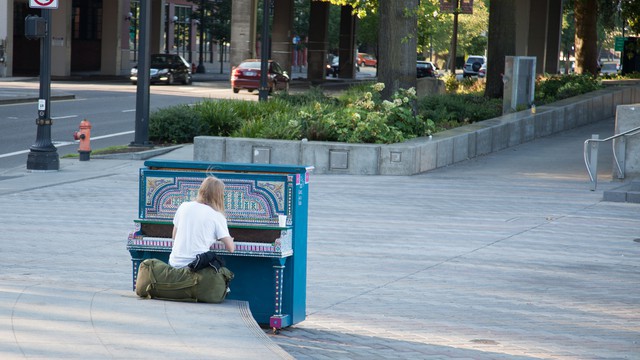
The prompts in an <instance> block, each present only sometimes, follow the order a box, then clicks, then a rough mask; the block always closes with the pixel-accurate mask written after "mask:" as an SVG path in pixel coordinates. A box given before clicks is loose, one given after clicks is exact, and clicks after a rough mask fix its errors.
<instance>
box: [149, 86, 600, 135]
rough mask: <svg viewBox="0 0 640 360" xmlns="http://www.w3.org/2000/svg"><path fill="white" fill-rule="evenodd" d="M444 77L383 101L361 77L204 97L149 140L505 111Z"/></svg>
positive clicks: (436, 125) (405, 131) (430, 125)
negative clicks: (441, 86)
mask: <svg viewBox="0 0 640 360" xmlns="http://www.w3.org/2000/svg"><path fill="white" fill-rule="evenodd" d="M445 83H446V86H447V89H453V88H455V93H452V94H443V95H434V96H429V97H425V98H422V99H420V100H417V99H416V93H415V90H414V89H408V90H405V89H400V90H399V91H398V92H396V93H395V94H394V95H393V97H392V98H391V99H390V100H382V98H381V95H380V91H381V90H382V89H384V84H382V83H377V84H373V83H361V84H359V85H356V86H353V87H351V88H349V89H348V90H346V91H344V92H343V93H341V94H340V95H339V96H337V97H330V96H327V95H325V94H324V93H323V92H322V91H321V90H320V89H318V88H312V89H311V90H309V91H307V92H305V93H302V94H288V93H278V94H275V95H274V96H273V97H272V98H271V100H270V101H267V102H254V101H241V100H204V101H202V102H199V103H197V104H195V105H194V106H187V105H178V106H173V107H169V108H165V109H162V110H158V111H156V112H154V113H153V114H152V115H151V119H150V122H149V130H150V139H151V140H152V141H155V142H161V143H186V142H191V141H192V140H193V137H194V136H197V135H214V136H233V137H248V138H266V139H288V140H300V139H303V138H306V139H308V140H317V141H341V142H349V143H383V144H388V143H396V142H401V141H404V140H407V139H411V138H414V137H418V136H425V135H430V134H432V133H433V132H435V131H437V130H438V131H439V130H443V129H449V128H453V127H456V126H460V125H464V124H469V123H473V122H477V121H481V120H486V119H490V118H494V117H498V116H500V115H502V99H489V98H485V97H484V96H482V92H483V90H484V85H485V82H484V81H482V80H476V79H465V81H463V82H458V81H457V80H455V77H454V76H452V75H448V76H446V77H445ZM600 87H601V83H600V81H599V80H598V79H596V78H593V77H591V76H585V75H567V76H546V77H541V78H539V79H538V82H537V86H536V98H535V99H536V104H544V103H547V102H552V101H555V100H559V99H562V98H565V97H569V96H575V95H578V94H582V93H585V92H589V91H593V90H596V89H598V88H600Z"/></svg>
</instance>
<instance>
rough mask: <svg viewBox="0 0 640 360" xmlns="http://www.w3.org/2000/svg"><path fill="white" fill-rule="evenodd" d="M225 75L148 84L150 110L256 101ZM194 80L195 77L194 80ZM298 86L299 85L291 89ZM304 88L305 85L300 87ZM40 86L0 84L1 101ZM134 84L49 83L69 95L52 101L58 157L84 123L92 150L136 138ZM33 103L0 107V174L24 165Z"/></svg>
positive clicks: (300, 76) (73, 146) (297, 80)
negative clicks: (220, 101)
mask: <svg viewBox="0 0 640 360" xmlns="http://www.w3.org/2000/svg"><path fill="white" fill-rule="evenodd" d="M375 74H376V68H374V67H361V68H360V71H359V72H358V73H357V74H356V78H357V79H358V80H369V79H370V80H374V79H375ZM228 76H229V75H228V74H220V75H218V74H216V78H215V79H216V80H215V81H194V83H193V84H192V85H190V86H185V85H172V86H169V85H160V84H158V85H151V87H150V89H151V97H150V111H151V112H153V111H154V110H156V109H158V108H163V107H168V106H172V105H178V104H193V103H196V102H198V101H201V100H203V99H234V100H248V101H257V100H258V91H254V92H251V93H250V92H248V91H244V90H243V91H240V93H238V94H234V93H233V92H232V91H231V88H230V85H229V81H228ZM195 79H197V77H194V80H195ZM291 79H292V86H293V88H291V89H290V91H291V92H296V91H301V90H306V89H307V86H306V85H303V84H306V82H305V81H306V69H295V71H293V73H292V74H291ZM343 81H344V80H343V79H335V78H333V77H328V78H327V80H326V84H327V85H329V86H331V84H334V85H336V84H341V83H344V82H343ZM295 84H297V85H295ZM301 85H303V86H301ZM39 87H40V83H39V81H38V80H37V79H36V78H32V79H16V81H2V82H0V98H9V99H12V98H20V97H21V96H22V97H30V98H33V99H36V98H37V97H38V92H39ZM136 91H137V88H136V86H134V85H132V84H131V83H129V82H128V81H124V80H123V81H113V80H112V81H104V80H99V81H93V82H92V81H87V80H85V81H52V83H51V96H52V99H55V97H56V95H62V96H65V95H66V96H67V97H68V98H71V99H68V100H53V101H51V105H50V107H51V119H52V120H53V125H52V127H51V141H52V143H53V144H54V145H55V146H56V148H57V151H58V155H59V156H60V157H62V156H64V155H66V154H75V153H77V149H78V142H77V141H74V140H73V133H74V131H76V130H78V125H79V124H80V121H81V120H83V119H87V120H88V121H89V122H90V123H91V125H92V129H91V148H92V149H94V150H95V149H101V148H105V147H109V146H115V145H128V144H130V143H131V142H132V141H133V140H134V136H135V134H134V131H135V118H136ZM36 118H37V102H36V101H35V100H34V101H32V102H26V103H9V104H0V124H1V126H2V132H1V134H0V172H2V171H3V170H6V169H11V168H15V167H18V166H22V165H26V163H27V156H28V154H29V149H30V147H31V146H32V145H33V144H34V143H35V140H36V135H37V126H36V124H35V119H36Z"/></svg>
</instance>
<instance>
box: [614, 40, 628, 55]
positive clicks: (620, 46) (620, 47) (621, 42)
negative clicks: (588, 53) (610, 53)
mask: <svg viewBox="0 0 640 360" xmlns="http://www.w3.org/2000/svg"><path fill="white" fill-rule="evenodd" d="M625 40H627V38H626V37H622V36H616V42H615V48H614V49H613V50H614V51H622V50H624V42H625Z"/></svg>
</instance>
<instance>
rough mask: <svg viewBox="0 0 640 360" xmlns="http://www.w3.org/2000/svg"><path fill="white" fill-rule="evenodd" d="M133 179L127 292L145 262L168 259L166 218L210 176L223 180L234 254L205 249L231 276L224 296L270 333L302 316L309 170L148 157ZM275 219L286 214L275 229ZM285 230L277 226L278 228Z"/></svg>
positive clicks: (169, 228)
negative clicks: (241, 304) (135, 191)
mask: <svg viewBox="0 0 640 360" xmlns="http://www.w3.org/2000/svg"><path fill="white" fill-rule="evenodd" d="M144 165H145V167H143V168H141V169H140V174H139V181H140V183H139V191H140V192H139V203H138V210H139V211H138V219H135V220H134V223H135V230H134V231H132V232H131V233H130V234H129V238H128V241H127V250H128V251H129V253H130V254H131V261H132V267H133V271H132V274H133V288H134V289H135V281H136V277H137V271H138V267H139V265H140V262H142V260H144V259H149V258H156V259H160V260H162V261H165V262H168V260H169V254H170V252H171V246H172V244H173V241H172V239H171V232H172V229H173V224H172V219H173V215H174V213H175V211H176V209H177V208H178V206H179V205H180V204H181V203H182V202H183V201H188V200H194V199H195V198H196V194H197V191H198V188H199V187H200V184H201V183H202V180H203V179H204V178H205V177H206V176H207V175H209V174H211V175H214V176H216V177H218V178H220V179H221V180H222V181H223V182H224V183H225V210H226V215H227V221H228V224H229V231H230V233H231V236H232V237H234V241H235V244H236V250H235V252H234V253H229V252H227V251H226V250H225V249H224V246H223V244H222V243H216V244H215V245H214V246H213V247H212V250H214V251H215V252H216V253H218V254H219V255H221V256H222V257H223V258H224V259H225V262H226V266H227V267H228V268H229V269H230V270H231V271H233V273H234V274H235V277H234V280H233V281H232V282H231V285H230V288H231V292H230V293H229V295H228V296H227V298H228V299H236V300H245V301H247V302H248V303H249V307H250V309H251V313H252V314H253V317H254V318H255V320H256V322H257V323H259V324H261V325H265V326H266V325H268V326H270V327H271V328H273V329H274V330H277V329H280V328H284V327H287V326H290V325H293V324H296V323H298V322H301V321H303V320H304V319H305V316H306V283H307V219H308V195H309V176H310V173H311V171H312V170H313V167H310V166H295V165H263V164H233V163H212V162H195V161H173V160H148V161H145V163H144ZM279 215H286V223H285V224H280V220H279ZM281 225H284V226H281Z"/></svg>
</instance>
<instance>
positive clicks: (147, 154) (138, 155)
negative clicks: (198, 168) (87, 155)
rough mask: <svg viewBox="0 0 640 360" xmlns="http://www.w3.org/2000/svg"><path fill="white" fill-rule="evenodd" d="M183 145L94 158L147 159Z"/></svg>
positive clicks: (95, 156) (95, 157)
mask: <svg viewBox="0 0 640 360" xmlns="http://www.w3.org/2000/svg"><path fill="white" fill-rule="evenodd" d="M183 146H184V145H174V146H165V147H158V148H154V149H150V150H144V151H136V152H126V153H117V154H104V155H94V156H92V157H93V158H94V159H110V160H147V159H149V158H152V157H154V156H159V155H163V154H166V153H168V152H171V151H173V150H177V149H180V148H181V147H183Z"/></svg>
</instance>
